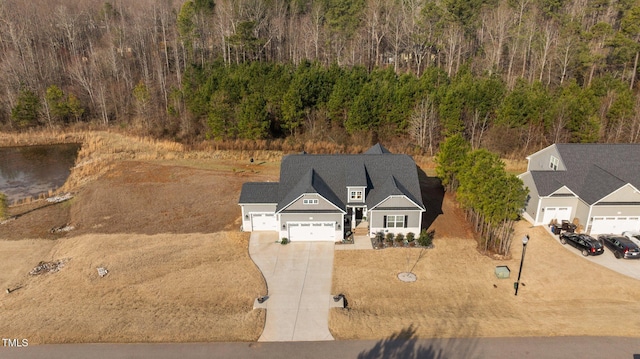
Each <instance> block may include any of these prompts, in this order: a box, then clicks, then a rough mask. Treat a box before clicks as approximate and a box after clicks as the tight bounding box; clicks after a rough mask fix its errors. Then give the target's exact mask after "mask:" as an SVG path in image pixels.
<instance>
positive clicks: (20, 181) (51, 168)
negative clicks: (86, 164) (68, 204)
mask: <svg viewBox="0 0 640 359" xmlns="http://www.w3.org/2000/svg"><path fill="white" fill-rule="evenodd" d="M79 149H80V145H79V144H75V143H71V144H63V145H46V146H25V147H0V192H3V193H4V194H6V195H7V198H8V200H9V203H13V202H14V201H15V200H18V199H22V198H27V197H31V196H33V197H38V196H39V195H40V194H41V193H47V192H48V191H49V190H52V189H56V188H59V187H61V186H62V185H63V184H64V182H65V181H66V180H67V177H69V173H70V172H71V168H72V167H73V164H74V162H75V160H76V156H77V155H78V150H79Z"/></svg>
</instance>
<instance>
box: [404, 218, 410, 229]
mask: <svg viewBox="0 0 640 359" xmlns="http://www.w3.org/2000/svg"><path fill="white" fill-rule="evenodd" d="M407 222H409V216H404V228H407Z"/></svg>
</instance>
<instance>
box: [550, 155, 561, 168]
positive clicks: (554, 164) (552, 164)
mask: <svg viewBox="0 0 640 359" xmlns="http://www.w3.org/2000/svg"><path fill="white" fill-rule="evenodd" d="M558 163H560V160H558V158H557V157H554V156H551V160H550V161H549V168H551V169H552V170H554V171H557V170H558Z"/></svg>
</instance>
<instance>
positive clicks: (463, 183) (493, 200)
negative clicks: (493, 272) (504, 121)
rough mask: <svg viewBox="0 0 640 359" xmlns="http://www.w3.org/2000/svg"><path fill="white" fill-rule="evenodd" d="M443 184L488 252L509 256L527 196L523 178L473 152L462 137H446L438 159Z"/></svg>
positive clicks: (491, 158) (493, 159)
mask: <svg viewBox="0 0 640 359" xmlns="http://www.w3.org/2000/svg"><path fill="white" fill-rule="evenodd" d="M436 163H437V166H436V172H437V174H438V177H440V179H441V180H442V184H443V185H444V186H445V187H446V188H447V190H448V191H451V192H453V193H455V194H456V199H457V200H458V201H459V203H460V205H461V206H462V207H463V208H464V210H465V213H466V216H467V219H468V220H469V222H470V223H471V224H472V225H473V228H474V230H475V232H476V233H477V234H478V236H479V239H480V240H479V243H478V245H479V247H480V249H482V250H483V251H484V252H485V253H486V252H492V253H497V254H501V255H509V250H510V248H511V241H512V240H513V226H514V224H515V222H516V221H517V220H518V219H519V218H520V213H521V211H522V208H524V203H525V200H526V197H527V195H528V192H529V191H528V189H526V188H524V185H523V182H522V180H521V179H519V178H518V177H516V176H515V175H512V174H508V173H507V172H506V171H505V169H504V162H502V160H501V159H500V157H499V156H498V155H496V154H494V153H491V152H489V151H487V150H486V149H483V148H482V149H476V150H472V149H471V145H470V144H469V142H467V141H466V140H465V139H464V138H463V137H462V136H461V135H460V134H457V135H453V136H450V137H447V138H446V140H445V141H443V142H442V143H441V146H440V151H439V152H438V154H437V156H436Z"/></svg>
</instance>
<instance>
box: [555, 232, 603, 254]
mask: <svg viewBox="0 0 640 359" xmlns="http://www.w3.org/2000/svg"><path fill="white" fill-rule="evenodd" d="M560 243H562V244H567V243H569V244H570V245H572V246H574V247H576V248H577V249H578V250H580V252H582V255H583V256H585V257H586V256H588V255H592V256H597V255H600V254H602V253H604V248H603V247H602V243H600V242H599V241H597V240H596V239H595V238H593V237H590V236H588V235H586V234H578V233H572V232H562V233H560Z"/></svg>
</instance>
